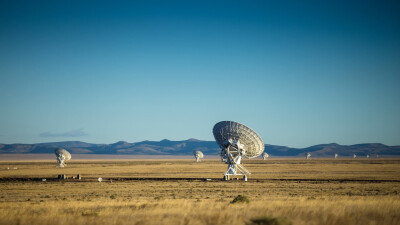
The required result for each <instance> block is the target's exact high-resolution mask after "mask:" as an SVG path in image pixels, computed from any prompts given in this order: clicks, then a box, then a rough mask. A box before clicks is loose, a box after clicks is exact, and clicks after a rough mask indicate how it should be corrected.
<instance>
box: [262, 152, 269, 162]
mask: <svg viewBox="0 0 400 225" xmlns="http://www.w3.org/2000/svg"><path fill="white" fill-rule="evenodd" d="M261 156H262V158H263V160H266V159H267V158H268V157H269V155H268V153H266V152H263V154H262V155H261Z"/></svg>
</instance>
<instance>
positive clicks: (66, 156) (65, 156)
mask: <svg viewBox="0 0 400 225" xmlns="http://www.w3.org/2000/svg"><path fill="white" fill-rule="evenodd" d="M54 153H55V154H56V156H57V162H58V166H59V167H64V166H65V165H66V164H65V161H68V160H70V159H71V154H70V153H69V152H68V151H67V150H65V149H63V148H57V149H56V150H55V151H54Z"/></svg>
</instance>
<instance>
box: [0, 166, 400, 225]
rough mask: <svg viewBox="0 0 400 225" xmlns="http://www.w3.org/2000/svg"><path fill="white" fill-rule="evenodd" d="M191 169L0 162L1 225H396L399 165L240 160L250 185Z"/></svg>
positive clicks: (213, 170) (217, 169)
mask: <svg viewBox="0 0 400 225" xmlns="http://www.w3.org/2000/svg"><path fill="white" fill-rule="evenodd" d="M193 161H194V160H129V161H128V160H113V161H72V162H70V163H68V167H66V168H56V167H55V165H56V162H55V160H54V161H43V162H0V224H10V225H13V224H19V225H25V224H33V225H36V224H37V225H39V224H40V225H46V224H48V225H50V224H54V225H58V224H59V225H64V224H78V225H80V224H82V225H83V224H89V225H91V224H99V225H103V224H104V225H105V224H107V225H108V224H121V225H124V224H182V225H183V224H193V225H195V224H199V225H202V224H206V225H207V224H216V225H219V224H233V225H239V224H240V225H247V224H278V225H284V224H293V225H296V224H299V225H302V224H363V225H364V224H400V214H399V213H398V212H400V160H396V159H387V160H385V159H379V160H378V159H374V160H333V159H326V160H315V159H314V160H300V159H282V160H266V161H262V160H260V159H257V160H247V161H245V166H246V168H248V169H249V170H250V171H251V172H252V175H251V176H250V177H249V181H248V182H244V181H241V180H238V181H222V179H221V178H222V173H223V172H224V171H225V170H226V165H224V164H223V163H221V162H219V161H218V160H203V161H202V162H200V163H194V162H193ZM7 167H9V168H10V170H6V169H5V168H7ZM14 167H17V168H18V169H15V170H14V169H11V168H14ZM78 173H79V174H81V175H82V177H83V179H82V180H70V179H69V180H63V181H50V180H48V181H46V182H41V181H29V180H28V179H27V180H24V181H21V180H19V181H17V180H13V178H32V177H34V178H54V177H57V175H58V174H66V175H68V176H73V175H74V176H75V175H76V174H78ZM97 177H102V178H103V182H101V183H99V182H96V178H97ZM134 177H143V178H146V177H148V178H150V177H151V178H168V177H170V178H191V177H197V178H211V179H212V180H211V181H202V180H201V179H198V180H128V179H122V178H134ZM238 195H240V196H241V197H238ZM235 199H236V200H235Z"/></svg>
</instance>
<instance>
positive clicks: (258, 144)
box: [213, 121, 265, 180]
mask: <svg viewBox="0 0 400 225" xmlns="http://www.w3.org/2000/svg"><path fill="white" fill-rule="evenodd" d="M213 134H214V138H215V140H216V141H217V143H218V145H219V147H220V148H221V154H220V156H221V161H222V162H225V163H226V164H228V170H227V171H226V173H225V176H224V178H225V180H228V179H229V176H230V175H243V179H244V180H247V175H248V174H250V172H249V171H248V170H246V169H245V168H244V167H243V166H242V165H241V164H240V163H241V161H242V158H247V159H250V158H255V157H258V156H259V155H261V154H262V153H263V152H264V147H265V146H264V142H263V141H262V140H261V137H260V136H259V135H258V134H257V133H256V132H255V131H253V130H252V129H250V128H249V127H247V126H245V125H243V124H240V123H237V122H233V121H221V122H219V123H217V124H215V125H214V128H213Z"/></svg>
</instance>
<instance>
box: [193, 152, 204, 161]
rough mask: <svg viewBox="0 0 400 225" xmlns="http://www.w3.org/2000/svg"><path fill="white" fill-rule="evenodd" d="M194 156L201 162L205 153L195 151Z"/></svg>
mask: <svg viewBox="0 0 400 225" xmlns="http://www.w3.org/2000/svg"><path fill="white" fill-rule="evenodd" d="M193 155H194V158H195V159H196V162H200V159H202V158H203V157H204V154H203V153H202V152H201V151H193Z"/></svg>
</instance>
